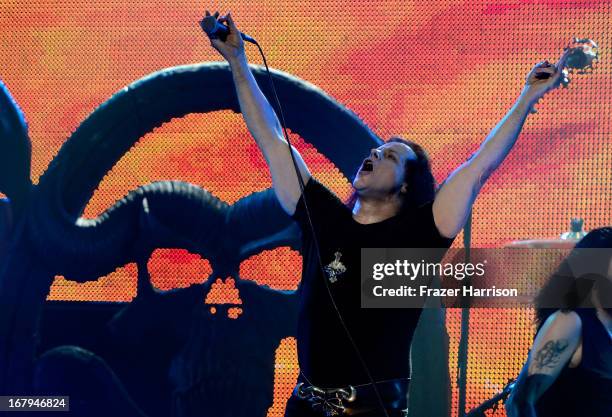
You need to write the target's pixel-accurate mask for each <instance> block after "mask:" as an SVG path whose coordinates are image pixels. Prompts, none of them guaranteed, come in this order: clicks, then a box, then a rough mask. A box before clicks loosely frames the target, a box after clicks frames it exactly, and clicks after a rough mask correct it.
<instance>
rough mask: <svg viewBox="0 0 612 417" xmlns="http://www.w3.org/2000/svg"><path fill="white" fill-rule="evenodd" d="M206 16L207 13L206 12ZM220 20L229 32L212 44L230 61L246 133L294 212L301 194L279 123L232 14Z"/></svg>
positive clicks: (297, 156)
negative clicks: (254, 142) (250, 66)
mask: <svg viewBox="0 0 612 417" xmlns="http://www.w3.org/2000/svg"><path fill="white" fill-rule="evenodd" d="M206 15H207V16H209V13H208V11H207V12H206ZM215 16H217V14H215ZM219 21H220V22H227V24H228V26H229V35H228V36H227V39H226V40H225V42H223V41H221V40H220V39H213V40H211V44H212V46H213V47H214V48H215V49H216V50H217V51H219V53H220V54H221V55H222V56H223V57H224V58H225V59H226V60H227V62H228V63H229V64H230V68H231V70H232V76H233V78H234V84H235V86H236V92H237V95H238V101H239V103H240V111H241V112H242V116H243V118H244V120H245V122H246V125H247V127H248V129H249V132H251V135H253V138H254V139H255V141H256V142H257V145H258V146H259V149H260V150H261V152H262V153H263V155H264V158H265V159H266V162H267V164H268V167H269V168H270V174H271V176H272V184H273V187H274V193H275V194H276V197H277V198H278V200H279V202H280V204H281V206H282V207H283V209H284V210H285V211H286V212H287V213H288V214H293V212H294V211H295V208H296V205H297V202H298V200H299V198H300V195H301V189H300V185H299V183H298V178H297V175H296V173H295V168H294V165H293V161H292V160H291V155H290V153H289V146H288V144H287V142H286V141H285V138H284V135H283V131H282V128H281V125H280V123H279V121H278V118H277V117H276V114H275V113H274V109H273V108H272V106H271V105H270V103H269V102H268V100H267V99H266V97H265V96H264V95H263V93H262V92H261V90H260V89H259V86H258V85H257V81H255V77H253V74H252V73H251V70H250V69H249V66H248V63H247V57H246V54H245V51H244V42H243V40H242V38H241V36H240V32H239V31H238V28H237V27H236V25H235V23H234V21H233V19H232V16H231V15H230V14H228V15H227V16H224V17H222V18H220V19H219ZM292 151H293V154H294V156H295V160H296V162H297V165H298V168H299V170H300V174H301V176H302V179H303V181H304V184H306V183H307V182H308V179H309V178H310V172H309V171H308V168H307V167H306V164H305V163H304V160H303V159H302V157H301V155H300V154H299V152H298V151H297V150H296V149H295V148H293V147H292Z"/></svg>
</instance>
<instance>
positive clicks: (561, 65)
mask: <svg viewBox="0 0 612 417" xmlns="http://www.w3.org/2000/svg"><path fill="white" fill-rule="evenodd" d="M568 55H569V50H566V51H565V52H564V53H563V55H562V56H561V58H560V59H559V62H557V64H556V65H553V64H551V63H549V62H548V61H544V62H540V63H539V64H537V65H536V66H535V67H533V69H532V70H531V71H530V72H529V74H528V75H527V83H526V84H525V89H524V90H523V96H524V97H525V98H527V99H528V100H529V102H530V103H531V104H535V103H536V102H537V101H538V100H539V99H541V98H542V97H543V96H544V95H545V94H546V93H548V92H549V91H551V90H554V89H555V88H557V87H559V86H560V85H561V82H562V81H563V80H564V79H565V78H566V77H567V74H568V72H567V69H565V62H566V61H567V57H568Z"/></svg>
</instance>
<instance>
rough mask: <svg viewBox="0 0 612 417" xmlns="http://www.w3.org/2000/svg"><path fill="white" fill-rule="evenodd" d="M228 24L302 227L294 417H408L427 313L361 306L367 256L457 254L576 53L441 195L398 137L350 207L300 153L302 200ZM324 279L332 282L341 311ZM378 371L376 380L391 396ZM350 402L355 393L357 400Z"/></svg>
mask: <svg viewBox="0 0 612 417" xmlns="http://www.w3.org/2000/svg"><path fill="white" fill-rule="evenodd" d="M206 14H207V16H209V13H208V12H206ZM215 17H218V14H215ZM219 21H220V22H222V23H226V24H227V25H228V27H229V35H228V37H227V39H226V40H225V41H221V40H219V39H212V40H211V43H212V46H213V47H214V48H215V49H216V50H217V51H218V52H219V53H220V54H221V55H222V56H223V58H225V59H226V60H227V61H228V63H229V65H230V67H231V70H232V74H233V79H234V83H235V86H236V91H237V95H238V100H239V102H240V109H241V112H242V115H243V117H244V120H245V122H246V125H247V127H248V129H249V131H250V132H251V134H252V136H253V137H254V138H255V141H256V142H257V145H258V146H259V148H260V149H261V151H262V153H263V155H264V157H265V159H266V162H267V164H268V166H269V168H270V173H271V175H272V182H273V187H274V191H275V194H276V196H277V197H278V200H279V202H280V204H281V205H282V207H283V209H284V210H285V211H286V212H287V213H288V214H290V215H291V216H292V217H293V218H294V219H295V220H296V221H297V222H298V224H299V225H300V227H301V229H302V235H303V238H302V239H303V271H302V289H301V292H302V294H301V297H302V298H301V305H300V318H299V324H298V340H297V342H298V359H299V365H300V377H299V381H298V382H299V383H300V384H298V386H297V387H296V389H295V390H294V393H293V395H292V396H291V398H290V399H289V401H288V403H287V408H286V411H285V415H286V416H287V417H306V416H321V415H340V414H342V413H345V414H347V415H359V416H363V417H370V416H375V415H376V416H381V415H382V409H381V403H382V404H384V407H385V409H386V413H387V414H388V415H389V416H404V415H406V409H407V393H408V385H409V381H410V361H409V351H410V344H411V341H412V336H413V333H414V330H415V327H416V325H417V322H418V320H419V316H420V314H421V310H420V309H361V308H360V250H361V248H362V247H396V248H410V247H413V248H414V247H416V248H436V247H437V248H448V247H449V246H450V245H451V243H452V242H453V239H454V237H455V236H456V235H457V233H459V231H460V230H461V229H462V227H463V225H464V223H465V221H466V218H467V216H468V213H469V212H470V208H471V207H472V204H473V203H474V200H475V198H476V196H477V194H478V192H479V190H480V189H481V187H482V186H483V184H484V182H485V181H486V180H487V178H488V177H489V176H490V175H491V173H492V172H493V171H494V170H495V169H496V168H497V167H498V166H499V165H500V163H501V162H502V161H503V160H504V158H505V157H506V155H507V154H508V152H509V151H510V149H511V148H512V146H513V145H514V143H515V142H516V139H517V137H518V135H519V132H520V131H521V128H522V126H523V123H524V122H525V119H526V118H527V116H528V115H529V113H530V109H531V108H532V106H533V105H534V104H535V103H536V102H537V100H538V99H540V98H541V97H542V96H544V94H546V93H547V92H548V91H550V90H552V89H554V88H556V87H558V86H559V85H560V82H561V80H562V77H563V71H562V69H563V63H564V60H565V55H564V57H562V59H561V60H560V62H559V63H558V65H557V66H554V65H551V64H549V63H548V62H542V63H540V64H538V65H536V66H535V67H534V68H533V70H532V71H531V72H530V73H529V75H528V76H527V83H526V85H525V88H524V89H523V91H522V92H521V94H520V96H519V98H518V99H517V101H516V103H515V104H514V105H513V106H512V108H511V109H510V111H509V112H508V114H507V115H506V116H505V117H504V118H503V119H502V121H501V122H500V123H499V124H498V125H497V126H496V127H495V128H494V129H493V131H492V132H491V133H490V134H489V135H488V137H487V138H486V140H485V141H484V143H483V144H482V145H481V146H480V148H479V149H478V151H477V152H476V153H475V154H474V155H473V156H472V157H471V158H470V159H469V160H468V161H466V162H465V163H463V164H462V165H461V166H459V167H458V168H457V169H456V170H455V171H454V172H453V173H452V174H451V175H450V176H449V177H448V178H447V179H446V181H444V183H443V185H442V186H441V187H439V188H438V189H436V184H435V181H434V177H433V175H432V173H431V168H430V164H429V160H428V158H427V155H426V153H425V151H424V150H423V149H422V148H421V147H420V146H419V145H417V144H415V143H413V142H411V141H408V140H405V139H401V138H391V139H390V140H389V141H387V142H386V143H385V144H383V145H381V146H379V147H378V148H375V149H372V150H371V151H370V153H369V154H368V155H366V157H365V158H364V160H363V163H362V164H361V166H360V167H359V169H358V171H357V174H356V176H355V179H354V181H353V184H352V185H353V188H354V194H353V197H352V198H351V199H350V200H349V202H348V204H344V203H343V202H342V201H341V200H340V199H338V197H336V196H335V195H334V194H333V193H332V192H330V191H329V190H328V189H327V188H326V187H325V186H323V185H322V184H321V183H320V182H318V181H317V180H316V179H314V178H312V177H311V175H310V172H309V171H308V168H307V167H306V164H305V163H304V161H303V159H302V158H301V156H300V154H299V153H298V152H297V150H295V149H294V148H292V149H291V152H293V155H294V156H295V159H296V161H297V165H298V167H299V171H300V175H301V177H302V179H303V181H304V184H305V190H304V196H302V193H301V189H300V186H299V183H298V178H297V175H296V170H295V169H294V164H293V162H292V159H291V155H290V153H289V147H288V144H287V142H286V140H285V138H284V136H283V130H282V128H281V125H280V123H279V120H278V119H277V117H276V115H275V113H274V110H273V109H272V107H271V106H270V104H269V103H268V100H267V99H266V97H265V96H264V95H263V94H262V92H261V91H260V89H259V87H258V85H257V83H256V81H255V79H254V77H253V75H252V74H251V71H250V70H249V67H248V65H247V58H246V55H245V52H244V44H243V41H242V38H241V36H240V32H239V31H238V29H237V27H236V25H235V24H234V21H233V20H232V17H231V15H229V14H228V15H226V16H224V17H221V18H220V19H219ZM304 198H305V200H306V204H307V206H308V211H309V212H310V216H311V219H312V224H313V226H314V234H315V235H314V236H313V233H312V230H311V228H310V222H309V220H308V216H307V213H306V210H305V204H304ZM315 238H316V240H315ZM317 242H318V247H319V250H320V256H321V262H322V265H320V264H319V260H318V257H317V254H316V247H315V245H316V243H317ZM321 266H323V268H321ZM323 271H324V272H325V276H322V274H323ZM324 280H328V285H329V288H330V290H331V292H332V294H333V299H334V300H335V303H336V305H337V308H338V311H336V308H335V307H334V305H333V304H332V301H331V298H330V296H329V294H328V292H327V288H326V284H325V281H324ZM338 312H339V313H340V316H341V317H342V319H343V322H344V325H343V323H342V321H341V320H340V317H339V315H338ZM344 326H346V329H348V332H347V331H346V329H345V327H344ZM349 334H350V336H351V337H352V339H353V341H351V340H350V338H349ZM353 342H354V343H353ZM355 346H356V347H357V349H355ZM366 370H369V372H370V373H371V377H372V379H373V380H374V381H375V382H376V388H377V391H378V394H380V397H381V398H380V400H379V398H378V394H377V393H376V392H375V390H374V387H373V386H372V384H371V379H370V376H368V374H367V371H366ZM347 396H352V397H353V398H350V400H351V401H347V400H346V398H345V397H347ZM381 400H382V401H381Z"/></svg>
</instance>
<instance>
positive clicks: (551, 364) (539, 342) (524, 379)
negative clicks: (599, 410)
mask: <svg viewBox="0 0 612 417" xmlns="http://www.w3.org/2000/svg"><path fill="white" fill-rule="evenodd" d="M581 329H582V323H581V321H580V317H579V316H578V314H576V313H575V312H573V311H570V312H561V311H557V312H555V313H554V314H552V315H551V316H550V317H549V318H548V319H547V320H546V322H545V323H544V325H543V326H542V328H541V329H540V331H539V332H538V335H537V336H536V338H535V340H534V342H533V346H532V348H531V351H530V352H529V356H528V357H527V362H526V363H525V365H524V366H523V369H522V370H521V373H520V375H519V377H518V380H517V382H516V385H515V386H514V388H513V389H512V393H511V394H510V397H508V400H507V401H506V404H505V407H506V412H507V413H508V417H536V410H535V404H536V401H537V400H538V399H539V398H540V396H541V395H542V394H543V393H544V392H545V391H546V390H547V389H548V388H549V387H550V386H551V385H552V383H553V382H554V381H555V380H556V379H557V377H558V376H559V374H560V373H561V371H562V370H563V368H564V367H565V366H567V364H568V362H569V361H570V359H571V358H572V355H573V354H574V352H575V351H576V349H577V348H578V345H579V344H580V338H581V332H582V330H581Z"/></svg>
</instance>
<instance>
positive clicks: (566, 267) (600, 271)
mask: <svg viewBox="0 0 612 417" xmlns="http://www.w3.org/2000/svg"><path fill="white" fill-rule="evenodd" d="M603 248H612V227H602V228H599V229H593V230H592V231H590V232H589V233H587V234H586V235H585V236H584V237H583V238H582V239H581V240H580V241H579V242H578V243H576V246H574V249H572V251H571V252H570V253H569V255H568V256H567V257H566V258H565V259H564V260H563V261H562V262H561V264H560V265H559V267H558V268H557V270H556V271H555V272H554V273H553V274H552V275H551V276H550V278H549V279H548V281H546V283H545V284H544V286H543V287H542V289H541V290H540V291H539V292H538V295H537V296H536V299H535V308H536V320H535V321H536V325H537V329H538V330H540V328H541V327H542V325H543V324H544V322H545V321H546V320H547V319H548V317H550V316H551V315H552V314H553V313H554V312H555V311H557V310H561V311H572V310H575V309H576V308H579V307H580V308H594V306H593V305H592V304H591V296H590V290H591V287H590V285H591V284H592V283H593V281H591V280H590V279H589V277H587V278H586V279H584V280H583V282H582V283H581V282H580V277H576V276H575V274H574V272H573V271H572V268H571V265H570V263H572V264H574V265H575V264H577V263H581V262H584V263H586V262H589V263H590V265H591V266H592V267H593V270H594V271H597V272H596V275H597V276H599V277H602V278H603V279H606V276H607V273H608V266H609V265H610V257H607V258H605V259H602V258H601V254H602V252H601V251H599V252H597V254H598V257H597V258H596V259H593V252H592V251H591V252H589V251H584V250H582V249H603ZM611 252H612V251H611ZM606 253H607V252H606ZM594 275H595V274H594ZM586 286H589V288H586ZM585 294H588V297H586V298H585ZM552 302H554V303H558V308H550V305H551V303H552Z"/></svg>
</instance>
